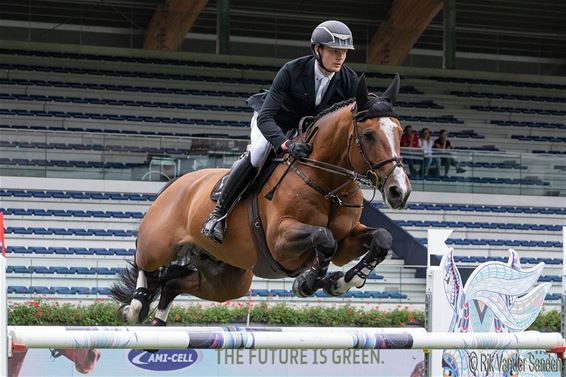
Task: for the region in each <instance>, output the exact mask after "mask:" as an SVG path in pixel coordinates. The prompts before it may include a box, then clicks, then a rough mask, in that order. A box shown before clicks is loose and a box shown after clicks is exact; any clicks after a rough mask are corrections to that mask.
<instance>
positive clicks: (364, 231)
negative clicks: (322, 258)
mask: <svg viewBox="0 0 566 377" xmlns="http://www.w3.org/2000/svg"><path fill="white" fill-rule="evenodd" d="M391 242H392V238H391V234H390V233H389V232H388V231H387V230H385V229H375V228H367V227H365V226H364V225H362V224H358V225H357V226H356V227H355V228H354V229H353V230H352V233H351V234H350V236H349V237H347V238H345V239H344V240H342V241H341V242H340V244H339V245H338V251H337V252H336V257H335V259H334V260H333V262H334V264H336V265H343V264H346V263H348V262H349V261H350V260H352V259H354V258H356V257H357V256H359V255H361V254H364V253H365V255H364V256H363V258H362V259H360V261H359V262H358V263H357V264H356V265H355V266H354V267H352V268H351V269H349V270H348V271H347V272H346V274H344V273H343V272H341V271H338V272H333V273H331V274H328V276H327V277H326V278H325V279H324V280H325V282H324V291H325V292H326V293H327V294H329V295H331V296H338V295H341V294H343V293H345V292H347V291H348V290H349V289H350V288H353V287H356V288H362V287H363V286H364V284H365V283H366V279H367V277H368V275H369V274H370V273H371V272H372V271H373V270H374V268H375V267H376V266H377V265H378V264H379V263H381V262H383V260H384V259H385V258H386V257H387V253H388V252H389V249H391ZM356 254H357V255H356Z"/></svg>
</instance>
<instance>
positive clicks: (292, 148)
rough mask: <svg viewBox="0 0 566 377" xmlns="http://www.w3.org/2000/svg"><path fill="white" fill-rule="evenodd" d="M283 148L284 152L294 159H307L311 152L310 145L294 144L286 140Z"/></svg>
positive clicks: (297, 142)
mask: <svg viewBox="0 0 566 377" xmlns="http://www.w3.org/2000/svg"><path fill="white" fill-rule="evenodd" d="M285 146H286V147H287V150H286V152H287V153H289V155H291V156H292V157H295V158H305V157H308V155H309V154H310V153H311V151H312V145H310V144H307V143H301V142H299V141H296V142H295V141H292V140H287V141H286V142H285Z"/></svg>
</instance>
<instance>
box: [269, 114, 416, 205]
mask: <svg viewBox="0 0 566 377" xmlns="http://www.w3.org/2000/svg"><path fill="white" fill-rule="evenodd" d="M364 116H367V110H364V111H360V112H357V104H356V105H355V106H354V107H353V108H352V129H351V130H350V133H349V136H348V149H347V151H346V153H347V158H348V165H349V166H350V167H351V169H347V168H344V167H342V166H338V165H334V164H330V163H327V162H323V161H318V160H312V159H309V158H300V159H293V161H289V160H287V161H286V163H287V164H288V165H289V168H288V169H292V170H294V171H295V173H296V174H297V175H298V176H299V177H300V178H301V179H302V180H303V181H304V182H305V183H306V184H307V185H308V186H310V187H312V188H313V189H315V190H316V191H318V192H319V193H320V194H322V195H323V196H324V197H325V198H327V199H329V200H331V201H332V202H334V203H336V204H337V205H339V206H342V207H356V208H362V207H363V204H361V205H358V204H348V203H345V202H344V201H343V200H342V198H340V196H339V195H338V193H339V192H340V190H342V189H343V188H344V187H346V186H347V185H348V184H349V183H350V182H351V181H353V182H355V183H358V184H366V185H370V186H373V188H374V192H373V197H372V200H373V198H374V197H375V193H376V192H375V190H376V189H377V190H379V191H380V192H381V193H382V194H383V189H384V187H385V185H386V183H387V181H388V180H389V177H391V175H392V174H393V171H394V170H395V168H397V167H401V168H402V169H405V167H404V166H403V162H402V158H401V157H399V156H395V157H392V158H388V159H384V160H381V161H378V162H372V161H371V160H370V159H369V158H368V156H367V153H366V151H365V150H364V147H363V144H362V142H361V139H360V133H359V130H358V122H359V121H360V120H364V119H365V118H364ZM313 127H316V126H314V125H313ZM309 131H310V132H308V136H307V138H306V139H307V140H306V141H307V142H308V141H309V139H311V138H312V137H313V136H314V135H315V134H316V132H317V131H318V129H311V130H309ZM353 139H355V142H356V146H357V148H358V151H359V153H360V154H361V156H362V159H363V160H364V162H365V164H366V165H367V168H368V169H367V171H366V172H365V173H358V172H357V171H356V170H355V169H354V167H353V165H352V162H351V160H350V149H351V146H352V140H353ZM294 163H298V164H300V165H304V166H309V167H312V168H315V169H317V170H322V171H325V172H328V173H332V174H336V175H341V176H344V177H347V178H348V180H347V181H346V182H344V183H343V184H341V185H339V186H338V187H336V188H335V189H333V190H325V189H323V188H322V187H320V186H319V185H318V184H317V183H315V182H314V181H313V180H312V179H310V178H309V177H308V176H306V175H305V174H304V173H303V172H302V171H301V170H299V169H298V168H297V167H296V166H295V165H294ZM389 163H393V166H392V167H391V169H389V170H388V171H387V173H386V174H385V175H379V174H377V173H376V172H375V171H374V170H376V169H379V168H381V167H382V166H384V165H387V164H389ZM284 175H286V173H285V174H284ZM281 178H283V177H281ZM276 186H277V185H276ZM359 189H360V188H359V185H358V186H356V187H355V189H354V190H352V191H349V192H347V193H346V194H343V195H342V196H348V195H350V194H352V193H353V192H356V191H358V190H359ZM372 200H370V201H369V202H371V201H372Z"/></svg>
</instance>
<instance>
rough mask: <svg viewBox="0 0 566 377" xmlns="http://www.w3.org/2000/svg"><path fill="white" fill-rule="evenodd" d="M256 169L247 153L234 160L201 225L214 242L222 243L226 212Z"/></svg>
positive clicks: (204, 232)
mask: <svg viewBox="0 0 566 377" xmlns="http://www.w3.org/2000/svg"><path fill="white" fill-rule="evenodd" d="M256 170H257V169H256V168H255V167H254V166H253V165H252V163H251V161H250V156H249V154H247V155H246V156H244V157H243V158H241V159H239V160H238V161H236V162H234V165H232V170H231V171H230V174H229V175H228V178H226V181H225V183H224V188H222V192H221V193H220V197H219V198H218V201H217V202H216V207H214V209H213V210H212V212H211V213H210V215H209V216H208V218H207V219H206V221H205V223H204V225H203V226H202V230H201V232H202V234H204V235H205V236H207V237H208V238H210V239H211V240H213V241H214V242H217V243H222V241H223V240H224V233H225V232H226V214H227V212H228V210H230V208H231V207H232V204H234V201H235V200H236V199H237V198H238V197H239V196H240V194H241V193H242V191H243V190H244V188H245V187H246V185H247V184H248V183H249V182H250V181H251V180H252V178H253V177H254V176H255V174H256Z"/></svg>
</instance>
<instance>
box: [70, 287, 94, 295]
mask: <svg viewBox="0 0 566 377" xmlns="http://www.w3.org/2000/svg"><path fill="white" fill-rule="evenodd" d="M91 293H92V291H91V289H90V288H87V287H71V294H72V295H74V294H78V295H90V294H91Z"/></svg>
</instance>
